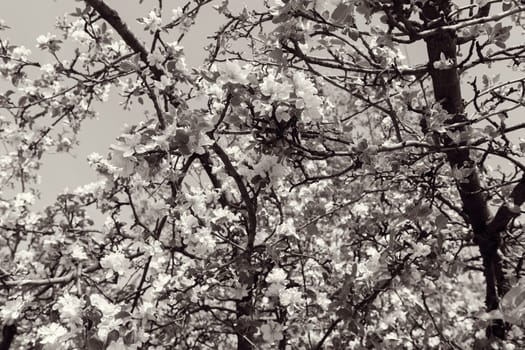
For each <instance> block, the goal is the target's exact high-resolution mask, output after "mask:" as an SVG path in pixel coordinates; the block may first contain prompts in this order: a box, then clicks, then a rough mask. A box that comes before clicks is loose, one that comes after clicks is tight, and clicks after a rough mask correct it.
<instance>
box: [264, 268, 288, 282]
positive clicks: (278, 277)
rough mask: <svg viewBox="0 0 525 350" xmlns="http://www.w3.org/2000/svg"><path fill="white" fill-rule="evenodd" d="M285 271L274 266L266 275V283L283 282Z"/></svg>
mask: <svg viewBox="0 0 525 350" xmlns="http://www.w3.org/2000/svg"><path fill="white" fill-rule="evenodd" d="M286 276H287V274H286V271H284V270H283V269H281V268H279V267H278V268H274V269H273V270H272V271H271V272H270V273H269V274H268V276H266V282H268V283H281V284H282V283H283V282H284V281H286Z"/></svg>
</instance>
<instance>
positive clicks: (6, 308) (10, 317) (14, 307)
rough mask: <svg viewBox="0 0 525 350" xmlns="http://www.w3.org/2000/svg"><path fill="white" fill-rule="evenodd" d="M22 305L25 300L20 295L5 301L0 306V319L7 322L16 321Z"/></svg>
mask: <svg viewBox="0 0 525 350" xmlns="http://www.w3.org/2000/svg"><path fill="white" fill-rule="evenodd" d="M24 305H25V301H24V300H23V299H22V298H20V297H18V298H16V299H13V300H8V301H6V302H5V304H4V305H3V306H2V307H1V308H0V319H2V320H4V321H5V322H6V323H8V324H10V323H12V322H14V321H16V320H17V319H18V318H19V317H20V315H21V314H22V310H23V308H24Z"/></svg>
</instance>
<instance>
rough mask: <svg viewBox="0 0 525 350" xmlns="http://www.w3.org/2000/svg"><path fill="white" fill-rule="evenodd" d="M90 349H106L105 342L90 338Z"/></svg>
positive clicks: (88, 347)
mask: <svg viewBox="0 0 525 350" xmlns="http://www.w3.org/2000/svg"><path fill="white" fill-rule="evenodd" d="M87 349H88V350H104V343H103V342H102V341H101V340H99V339H97V338H89V339H88V341H87Z"/></svg>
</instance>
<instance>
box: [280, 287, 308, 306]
mask: <svg viewBox="0 0 525 350" xmlns="http://www.w3.org/2000/svg"><path fill="white" fill-rule="evenodd" d="M302 297H303V295H302V293H301V292H300V291H299V288H297V287H293V288H288V289H283V290H281V291H280V292H279V302H280V303H281V305H283V306H293V305H297V304H298V303H299V302H300V301H301V299H302Z"/></svg>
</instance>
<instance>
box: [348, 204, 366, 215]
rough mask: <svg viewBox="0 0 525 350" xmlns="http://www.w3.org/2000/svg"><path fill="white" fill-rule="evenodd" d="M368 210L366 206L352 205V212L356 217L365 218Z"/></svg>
mask: <svg viewBox="0 0 525 350" xmlns="http://www.w3.org/2000/svg"><path fill="white" fill-rule="evenodd" d="M369 210H370V208H369V207H368V206H367V205H366V204H363V203H356V204H354V207H353V210H352V212H353V213H354V214H356V215H358V216H366V215H368V211H369Z"/></svg>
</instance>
